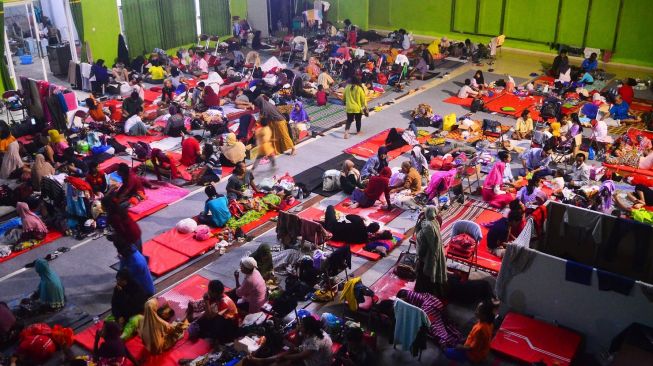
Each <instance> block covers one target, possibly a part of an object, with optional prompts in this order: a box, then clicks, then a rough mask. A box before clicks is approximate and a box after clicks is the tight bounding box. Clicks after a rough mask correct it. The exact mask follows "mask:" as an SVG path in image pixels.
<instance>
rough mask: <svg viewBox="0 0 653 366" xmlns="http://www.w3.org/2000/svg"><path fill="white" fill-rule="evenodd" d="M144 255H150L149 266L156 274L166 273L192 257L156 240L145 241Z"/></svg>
mask: <svg viewBox="0 0 653 366" xmlns="http://www.w3.org/2000/svg"><path fill="white" fill-rule="evenodd" d="M143 255H144V256H146V257H149V262H148V266H149V267H150V272H152V274H154V275H155V276H161V275H163V274H166V273H168V272H170V271H172V270H173V269H175V268H177V267H179V266H181V265H182V264H184V263H186V262H188V261H189V260H190V257H188V256H186V255H183V254H181V253H179V252H177V251H175V250H172V249H170V248H168V247H166V246H165V245H162V244H159V243H158V242H156V241H154V240H149V241H147V242H145V243H143Z"/></svg>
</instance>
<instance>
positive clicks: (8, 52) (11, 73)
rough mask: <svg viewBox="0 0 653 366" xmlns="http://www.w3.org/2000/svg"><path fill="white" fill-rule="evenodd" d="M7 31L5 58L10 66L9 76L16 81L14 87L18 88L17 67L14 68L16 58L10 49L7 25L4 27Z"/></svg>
mask: <svg viewBox="0 0 653 366" xmlns="http://www.w3.org/2000/svg"><path fill="white" fill-rule="evenodd" d="M4 31H5V33H4V36H5V40H4V41H5V58H6V59H7V66H9V76H10V77H11V79H12V80H13V81H14V89H18V86H19V85H20V84H19V83H18V79H17V78H16V69H14V60H13V58H12V57H11V50H10V49H9V38H8V37H7V26H5V29H4Z"/></svg>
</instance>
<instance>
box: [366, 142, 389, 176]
mask: <svg viewBox="0 0 653 366" xmlns="http://www.w3.org/2000/svg"><path fill="white" fill-rule="evenodd" d="M387 166H388V149H387V148H386V147H385V146H381V147H379V150H378V151H377V153H376V155H373V156H371V157H370V158H369V159H367V161H366V162H365V165H364V166H363V170H361V179H368V178H369V177H371V176H373V175H378V174H379V172H381V169H383V168H385V167H387Z"/></svg>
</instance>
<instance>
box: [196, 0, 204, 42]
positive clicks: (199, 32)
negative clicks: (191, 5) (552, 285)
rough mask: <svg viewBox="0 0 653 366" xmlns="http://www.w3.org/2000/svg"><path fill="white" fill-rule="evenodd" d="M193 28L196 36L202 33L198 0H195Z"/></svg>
mask: <svg viewBox="0 0 653 366" xmlns="http://www.w3.org/2000/svg"><path fill="white" fill-rule="evenodd" d="M195 28H196V30H197V36H198V37H199V36H200V35H201V34H202V12H201V11H200V0H195Z"/></svg>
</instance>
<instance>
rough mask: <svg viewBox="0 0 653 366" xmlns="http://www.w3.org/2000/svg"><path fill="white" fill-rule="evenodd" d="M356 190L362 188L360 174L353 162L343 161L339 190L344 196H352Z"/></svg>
mask: <svg viewBox="0 0 653 366" xmlns="http://www.w3.org/2000/svg"><path fill="white" fill-rule="evenodd" d="M356 188H363V185H362V184H361V173H360V172H359V171H358V169H356V166H355V165H354V162H353V161H351V160H345V162H344V163H342V170H341V171H340V189H342V191H343V192H344V193H346V194H352V192H354V190H355V189H356Z"/></svg>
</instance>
